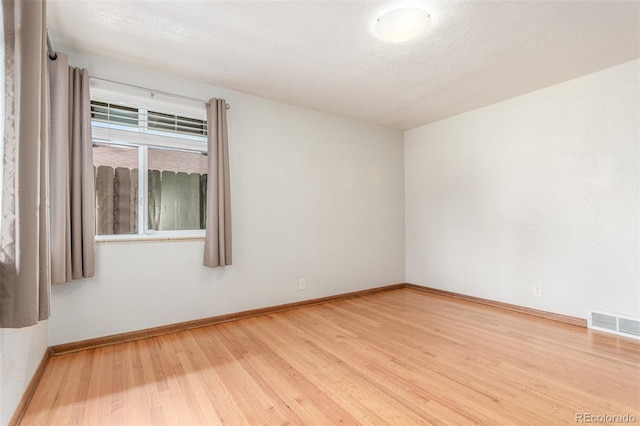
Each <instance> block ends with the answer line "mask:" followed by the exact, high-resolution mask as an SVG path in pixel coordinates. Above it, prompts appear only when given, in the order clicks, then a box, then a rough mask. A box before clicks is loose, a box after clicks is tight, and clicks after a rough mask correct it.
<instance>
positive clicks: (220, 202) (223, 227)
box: [204, 99, 231, 266]
mask: <svg viewBox="0 0 640 426" xmlns="http://www.w3.org/2000/svg"><path fill="white" fill-rule="evenodd" d="M207 126H208V129H209V130H208V137H207V143H208V154H207V160H208V167H209V172H208V175H207V207H206V216H207V228H206V232H205V241H204V264H205V266H225V265H231V191H230V184H229V142H228V140H227V103H226V102H225V101H224V99H211V100H210V101H209V103H208V104H207Z"/></svg>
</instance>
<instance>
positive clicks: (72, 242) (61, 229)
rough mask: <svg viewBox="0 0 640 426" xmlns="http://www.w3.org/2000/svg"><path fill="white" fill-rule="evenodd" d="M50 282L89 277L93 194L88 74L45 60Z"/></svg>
mask: <svg viewBox="0 0 640 426" xmlns="http://www.w3.org/2000/svg"><path fill="white" fill-rule="evenodd" d="M49 85H50V94H51V95H50V96H51V99H50V102H51V136H50V139H51V162H50V166H51V167H50V180H51V283H52V284H61V283H65V282H68V281H71V280H72V279H77V278H87V277H92V276H93V275H94V274H95V195H94V194H95V192H94V176H93V159H92V140H91V106H90V97H89V73H88V71H87V70H84V69H79V68H72V67H69V58H68V56H67V55H65V54H63V53H58V54H57V58H56V59H54V60H51V59H49Z"/></svg>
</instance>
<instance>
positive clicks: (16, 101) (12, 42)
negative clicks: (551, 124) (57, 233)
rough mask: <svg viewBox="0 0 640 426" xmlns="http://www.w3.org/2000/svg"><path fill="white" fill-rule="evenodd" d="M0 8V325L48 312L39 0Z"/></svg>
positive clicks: (44, 105)
mask: <svg viewBox="0 0 640 426" xmlns="http://www.w3.org/2000/svg"><path fill="white" fill-rule="evenodd" d="M2 14H3V24H4V26H3V35H4V58H3V60H4V66H5V76H4V82H3V83H4V92H5V114H4V134H3V135H2V137H3V144H4V152H3V158H2V166H3V167H2V170H3V180H2V200H3V201H2V225H1V228H0V327H3V328H19V327H27V326H30V325H34V324H36V323H37V322H38V321H40V320H44V319H47V318H48V317H49V291H50V270H49V241H48V239H49V228H48V222H49V218H48V216H47V211H48V206H47V203H48V199H49V198H48V194H47V192H48V185H47V183H48V182H47V176H48V166H47V165H48V141H47V133H48V132H47V78H46V66H47V59H46V33H45V21H46V10H45V2H44V1H43V0H39V1H37V0H33V1H15V2H14V1H7V0H3V1H2Z"/></svg>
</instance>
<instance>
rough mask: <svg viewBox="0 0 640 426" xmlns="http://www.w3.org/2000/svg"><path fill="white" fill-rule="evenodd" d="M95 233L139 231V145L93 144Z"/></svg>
mask: <svg viewBox="0 0 640 426" xmlns="http://www.w3.org/2000/svg"><path fill="white" fill-rule="evenodd" d="M93 169H94V174H95V179H96V180H95V186H96V234H97V235H112V234H136V233H137V232H138V148H137V147H130V146H122V145H110V144H104V143H98V144H94V147H93Z"/></svg>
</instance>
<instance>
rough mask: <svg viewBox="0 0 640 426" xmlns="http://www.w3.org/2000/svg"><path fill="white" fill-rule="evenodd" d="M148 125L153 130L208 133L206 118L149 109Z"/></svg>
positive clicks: (187, 133)
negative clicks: (200, 118) (201, 118)
mask: <svg viewBox="0 0 640 426" xmlns="http://www.w3.org/2000/svg"><path fill="white" fill-rule="evenodd" d="M147 126H148V128H149V129H152V130H161V131H165V132H171V133H180V134H185V135H196V136H206V135H207V122H206V120H198V119H197V118H188V117H181V116H179V115H172V114H165V113H162V112H156V111H149V113H148V124H147Z"/></svg>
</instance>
